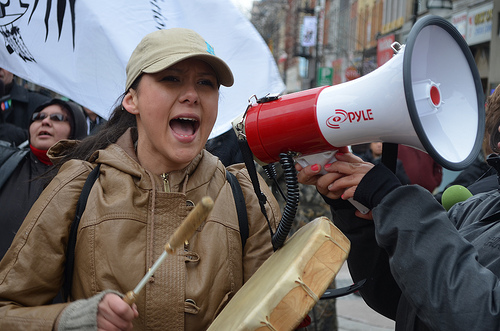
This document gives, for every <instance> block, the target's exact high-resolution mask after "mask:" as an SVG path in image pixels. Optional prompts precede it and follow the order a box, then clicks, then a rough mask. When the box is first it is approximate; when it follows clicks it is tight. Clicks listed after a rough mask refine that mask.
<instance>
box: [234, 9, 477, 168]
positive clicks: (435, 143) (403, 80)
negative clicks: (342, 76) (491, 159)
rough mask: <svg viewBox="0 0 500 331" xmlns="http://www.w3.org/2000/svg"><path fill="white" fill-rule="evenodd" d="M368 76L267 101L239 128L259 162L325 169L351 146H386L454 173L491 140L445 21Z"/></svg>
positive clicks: (429, 22) (465, 54)
mask: <svg viewBox="0 0 500 331" xmlns="http://www.w3.org/2000/svg"><path fill="white" fill-rule="evenodd" d="M397 46H399V49H396V47H393V48H395V51H397V53H396V54H395V55H394V56H393V58H392V59H391V60H389V61H388V62H387V63H385V64H384V65H383V66H381V67H380V68H378V69H377V70H375V71H373V72H371V73H370V74H368V75H365V76H363V77H360V78H358V79H356V80H354V81H350V82H347V83H342V84H339V85H335V86H324V87H318V88H314V89H310V90H305V91H302V92H297V93H291V94H288V95H282V96H278V97H276V98H268V99H270V101H268V100H264V101H263V100H259V101H258V102H257V103H254V104H251V105H250V106H249V108H248V109H247V111H246V112H245V114H244V115H243V116H242V117H241V118H240V119H239V120H237V121H239V122H238V123H233V124H234V125H235V129H236V131H237V134H240V135H243V136H244V137H246V140H247V142H248V145H249V147H250V149H251V151H252V153H253V154H254V157H255V158H256V159H258V160H260V161H261V162H263V163H274V162H277V161H279V158H280V157H279V155H280V154H281V153H290V152H291V153H295V155H296V156H297V158H296V160H297V161H299V162H301V164H302V165H304V163H306V165H307V164H312V163H318V164H321V165H324V164H325V163H326V162H331V157H334V154H335V152H336V151H337V150H338V149H339V148H340V147H344V146H349V145H356V144H362V143H368V142H373V141H382V142H387V143H395V144H403V145H408V146H412V147H415V148H417V149H420V150H422V151H425V152H427V153H428V154H429V155H430V156H431V157H432V158H433V159H434V160H436V162H438V163H439V164H441V165H442V166H443V167H445V168H447V169H450V170H461V169H463V168H465V167H467V166H468V165H470V164H471V163H472V162H473V160H474V159H475V158H476V157H477V155H478V153H479V152H480V149H481V144H482V138H483V134H484V118H485V115H484V94H483V89H482V85H481V81H480V77H479V73H478V70H477V68H476V65H475V63H474V59H473V57H472V54H471V52H470V50H469V47H468V45H467V43H466V42H465V40H464V38H463V37H462V36H461V34H460V33H459V32H458V31H457V30H456V29H455V28H454V27H453V25H452V24H450V23H449V22H448V21H446V20H444V19H443V18H441V17H438V16H426V17H424V18H422V19H420V20H419V21H417V23H416V24H415V25H414V27H413V28H412V30H411V31H410V34H409V36H408V39H407V42H406V44H405V45H403V46H401V45H399V44H397Z"/></svg>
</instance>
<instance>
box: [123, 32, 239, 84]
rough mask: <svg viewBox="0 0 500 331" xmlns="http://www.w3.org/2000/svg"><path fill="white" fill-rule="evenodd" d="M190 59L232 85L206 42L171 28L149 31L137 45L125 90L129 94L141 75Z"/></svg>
mask: <svg viewBox="0 0 500 331" xmlns="http://www.w3.org/2000/svg"><path fill="white" fill-rule="evenodd" d="M189 58H197V59H200V60H202V61H204V62H206V63H208V64H209V65H210V66H211V67H212V68H213V69H214V71H215V73H216V75H217V79H218V81H219V83H220V84H221V85H224V86H231V85H233V83H234V78H233V74H232V72H231V69H229V66H228V65H227V64H226V63H225V62H224V61H223V60H221V59H220V58H219V57H217V56H216V55H215V53H214V49H213V47H212V46H210V44H209V43H207V42H206V41H205V40H204V39H203V38H202V37H201V36H200V35H199V34H198V33H196V32H194V31H193V30H190V29H183V28H172V29H165V30H157V31H154V32H151V33H149V34H148V35H146V36H145V37H144V38H143V39H142V40H141V42H140V43H139V45H137V47H136V48H135V50H134V51H133V52H132V55H131V56H130V59H129V61H128V64H127V69H126V73H127V82H126V86H125V91H128V89H129V88H130V86H131V85H132V83H133V82H134V81H135V80H136V79H137V77H139V75H140V74H141V73H143V72H144V73H149V74H152V73H156V72H160V71H162V70H164V69H166V68H168V67H170V66H172V65H174V64H176V63H177V62H180V61H182V60H186V59H189Z"/></svg>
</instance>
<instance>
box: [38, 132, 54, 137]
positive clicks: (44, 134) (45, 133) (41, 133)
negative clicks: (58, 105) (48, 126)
mask: <svg viewBox="0 0 500 331" xmlns="http://www.w3.org/2000/svg"><path fill="white" fill-rule="evenodd" d="M38 136H39V137H47V136H48V137H52V134H50V133H49V132H48V131H40V132H39V133H38Z"/></svg>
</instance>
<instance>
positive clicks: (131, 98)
mask: <svg viewBox="0 0 500 331" xmlns="http://www.w3.org/2000/svg"><path fill="white" fill-rule="evenodd" d="M136 100H137V92H136V91H135V90H133V89H129V90H128V92H127V94H125V97H124V98H123V101H122V106H123V108H125V110H126V111H128V112H129V113H131V114H134V115H137V114H139V110H138V109H137V106H136Z"/></svg>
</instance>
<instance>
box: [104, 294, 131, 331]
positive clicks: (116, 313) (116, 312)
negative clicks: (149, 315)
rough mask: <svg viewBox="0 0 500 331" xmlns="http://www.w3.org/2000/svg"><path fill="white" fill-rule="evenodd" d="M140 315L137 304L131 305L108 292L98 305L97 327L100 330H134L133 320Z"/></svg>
mask: <svg viewBox="0 0 500 331" xmlns="http://www.w3.org/2000/svg"><path fill="white" fill-rule="evenodd" d="M137 316H139V312H138V311H137V306H136V305H135V304H133V305H132V306H129V305H128V304H127V303H126V302H125V301H123V299H122V298H120V297H119V296H118V295H116V294H113V293H108V294H106V295H105V296H104V298H103V299H102V300H101V302H99V305H98V306H97V329H98V330H99V331H101V330H102V331H111V330H113V331H114V330H132V328H133V324H132V321H133V320H134V319H135V318H137Z"/></svg>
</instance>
